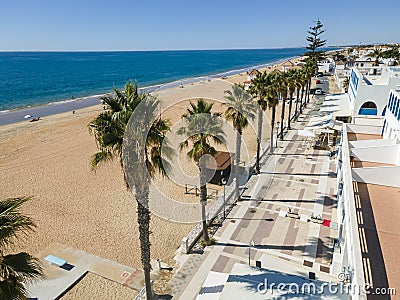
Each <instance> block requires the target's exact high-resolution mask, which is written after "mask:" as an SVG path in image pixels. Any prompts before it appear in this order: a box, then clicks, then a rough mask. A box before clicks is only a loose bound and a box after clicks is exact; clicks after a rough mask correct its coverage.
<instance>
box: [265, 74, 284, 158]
mask: <svg viewBox="0 0 400 300" xmlns="http://www.w3.org/2000/svg"><path fill="white" fill-rule="evenodd" d="M268 75H269V76H268V78H267V79H268V80H267V86H268V98H267V101H268V107H269V108H270V109H271V110H272V111H271V133H270V135H271V139H270V148H269V153H270V154H272V153H273V152H274V150H273V149H274V128H275V118H276V106H277V105H278V104H279V98H280V87H279V84H280V76H281V73H278V72H276V73H270V74H268ZM276 138H277V139H278V135H277V136H276Z"/></svg>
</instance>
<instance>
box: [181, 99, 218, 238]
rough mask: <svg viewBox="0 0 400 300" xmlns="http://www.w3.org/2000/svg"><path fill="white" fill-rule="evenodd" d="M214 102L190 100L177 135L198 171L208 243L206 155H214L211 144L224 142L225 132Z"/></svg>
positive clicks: (204, 229) (205, 236) (205, 234)
mask: <svg viewBox="0 0 400 300" xmlns="http://www.w3.org/2000/svg"><path fill="white" fill-rule="evenodd" d="M213 105H214V103H212V102H206V101H205V100H204V99H198V100H197V103H193V102H190V108H188V109H187V113H186V114H184V115H182V118H183V120H184V121H185V123H186V124H185V126H182V127H180V128H179V129H178V132H177V133H178V134H179V135H184V136H185V137H186V138H185V140H184V141H183V142H182V143H181V144H180V145H179V148H180V150H183V149H185V148H188V147H190V150H189V152H188V153H187V156H188V157H189V158H190V159H192V160H194V161H195V162H196V163H197V165H198V167H199V171H200V176H199V180H200V197H201V200H200V201H201V214H202V222H203V239H204V242H205V243H206V244H207V245H209V244H210V238H209V236H208V230H207V219H206V208H205V207H206V204H207V178H206V162H207V158H206V155H211V156H213V157H214V156H215V155H216V154H217V150H215V148H214V147H213V146H212V145H211V143H214V144H216V145H221V144H225V133H224V131H223V128H222V126H223V123H222V120H221V113H213V112H212V107H213Z"/></svg>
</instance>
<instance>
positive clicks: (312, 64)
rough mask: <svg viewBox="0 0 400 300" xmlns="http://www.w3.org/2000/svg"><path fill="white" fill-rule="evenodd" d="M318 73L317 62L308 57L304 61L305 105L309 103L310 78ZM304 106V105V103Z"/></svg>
mask: <svg viewBox="0 0 400 300" xmlns="http://www.w3.org/2000/svg"><path fill="white" fill-rule="evenodd" d="M317 71H318V64H317V61H316V60H315V59H313V58H311V57H309V58H308V59H307V60H306V65H305V72H306V74H307V79H308V83H307V103H309V102H310V90H311V78H312V77H313V76H314V75H315V73H316V72H317ZM304 105H306V103H304Z"/></svg>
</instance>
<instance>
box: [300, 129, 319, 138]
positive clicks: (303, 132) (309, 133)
mask: <svg viewBox="0 0 400 300" xmlns="http://www.w3.org/2000/svg"><path fill="white" fill-rule="evenodd" d="M297 134H298V135H300V136H307V137H315V133H314V132H312V131H309V130H297Z"/></svg>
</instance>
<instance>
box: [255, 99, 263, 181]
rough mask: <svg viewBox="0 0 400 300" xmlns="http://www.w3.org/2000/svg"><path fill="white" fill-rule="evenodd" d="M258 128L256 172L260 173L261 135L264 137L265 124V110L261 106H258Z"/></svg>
mask: <svg viewBox="0 0 400 300" xmlns="http://www.w3.org/2000/svg"><path fill="white" fill-rule="evenodd" d="M257 121H258V124H257V126H258V128H257V162H256V172H257V173H260V151H261V137H262V124H263V111H262V109H261V107H260V106H258V118H257Z"/></svg>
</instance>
